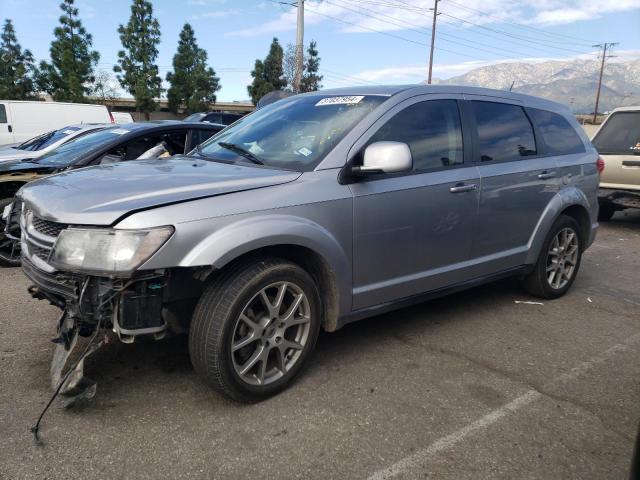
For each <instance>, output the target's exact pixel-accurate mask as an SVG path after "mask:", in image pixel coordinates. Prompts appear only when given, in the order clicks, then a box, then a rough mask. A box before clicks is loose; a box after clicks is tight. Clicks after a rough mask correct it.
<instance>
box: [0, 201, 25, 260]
mask: <svg viewBox="0 0 640 480" xmlns="http://www.w3.org/2000/svg"><path fill="white" fill-rule="evenodd" d="M14 200H15V199H14V198H4V199H2V200H0V267H19V266H20V264H21V263H22V261H21V258H20V243H19V242H14V241H13V240H10V239H8V238H7V237H6V236H5V235H4V229H5V223H4V220H2V218H1V217H2V212H3V211H4V208H5V207H6V206H7V205H9V204H11V203H13V201H14Z"/></svg>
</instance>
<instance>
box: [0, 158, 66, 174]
mask: <svg viewBox="0 0 640 480" xmlns="http://www.w3.org/2000/svg"><path fill="white" fill-rule="evenodd" d="M55 169H56V167H54V166H52V165H45V164H42V163H36V162H26V161H25V162H22V161H20V160H7V161H3V159H2V158H0V177H1V176H3V175H7V174H8V175H12V174H18V173H23V172H24V173H26V172H31V173H34V172H44V173H46V172H52V171H54V170H55Z"/></svg>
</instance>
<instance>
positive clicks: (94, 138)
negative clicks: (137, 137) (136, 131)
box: [33, 126, 129, 166]
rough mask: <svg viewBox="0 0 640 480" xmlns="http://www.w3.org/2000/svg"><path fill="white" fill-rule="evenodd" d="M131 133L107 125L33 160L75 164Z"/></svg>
mask: <svg viewBox="0 0 640 480" xmlns="http://www.w3.org/2000/svg"><path fill="white" fill-rule="evenodd" d="M124 133H129V132H128V130H125V129H123V128H121V127H120V128H118V127H115V126H114V127H106V128H101V129H99V130H94V131H92V132H91V133H87V134H86V135H81V136H78V137H76V138H74V139H72V140H69V141H68V142H67V143H65V144H63V145H60V146H59V147H57V148H54V149H53V150H51V151H50V152H47V153H45V154H44V155H43V156H42V157H40V158H38V159H36V160H33V161H34V162H37V163H42V164H46V165H55V166H64V165H73V164H74V163H76V162H78V161H80V160H82V159H83V158H84V157H85V155H87V154H88V153H90V152H91V151H93V150H94V149H97V148H100V147H102V146H103V145H105V144H106V143H108V142H111V141H112V140H114V139H116V138H118V137H119V135H123V134H124Z"/></svg>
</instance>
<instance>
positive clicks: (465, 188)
mask: <svg viewBox="0 0 640 480" xmlns="http://www.w3.org/2000/svg"><path fill="white" fill-rule="evenodd" d="M476 188H477V187H476V184H475V183H470V184H468V185H467V184H464V183H456V184H455V185H454V186H453V187H451V188H450V189H449V191H450V192H451V193H464V192H471V191H472V190H475V189H476Z"/></svg>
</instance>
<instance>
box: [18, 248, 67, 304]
mask: <svg viewBox="0 0 640 480" xmlns="http://www.w3.org/2000/svg"><path fill="white" fill-rule="evenodd" d="M22 271H23V272H24V274H25V275H26V276H27V278H29V280H31V281H32V282H33V283H35V284H36V286H38V287H39V288H41V289H43V290H45V291H46V292H49V293H53V294H57V295H61V296H63V297H65V298H67V299H74V298H77V297H78V281H77V280H76V279H74V278H73V277H71V276H70V275H65V274H60V273H48V272H45V271H43V270H40V269H39V268H37V267H36V266H35V265H33V263H31V262H30V261H29V259H28V258H26V257H25V256H24V255H23V256H22Z"/></svg>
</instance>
